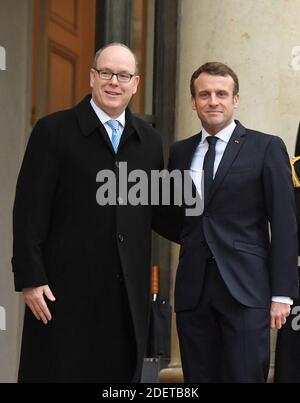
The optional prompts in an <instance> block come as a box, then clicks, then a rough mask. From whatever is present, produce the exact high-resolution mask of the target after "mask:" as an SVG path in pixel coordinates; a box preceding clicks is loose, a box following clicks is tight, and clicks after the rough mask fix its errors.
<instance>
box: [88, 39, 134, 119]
mask: <svg viewBox="0 0 300 403" xmlns="http://www.w3.org/2000/svg"><path fill="white" fill-rule="evenodd" d="M95 67H96V68H97V69H98V70H106V71H109V72H112V73H129V74H134V73H135V69H136V65H135V60H134V57H133V55H132V53H131V52H130V51H129V50H128V49H126V48H124V47H122V46H119V45H113V46H110V47H108V48H106V49H104V50H103V51H102V53H101V54H100V56H99V57H98V60H97V66H95ZM138 83H139V77H138V76H134V77H132V78H131V80H130V81H129V82H125V83H124V82H119V81H118V79H117V77H116V76H112V78H111V79H110V80H104V79H101V78H100V77H99V74H98V72H97V71H95V70H93V69H91V71H90V85H91V87H92V89H93V90H92V97H93V100H94V102H95V103H96V104H97V105H98V106H99V107H100V108H101V109H102V110H103V111H104V112H106V113H107V114H108V115H109V116H110V117H112V118H116V117H118V116H119V115H120V114H121V113H122V112H123V111H124V110H125V108H126V106H127V105H128V103H129V102H130V100H131V98H132V96H133V94H135V93H136V91H137V87H138Z"/></svg>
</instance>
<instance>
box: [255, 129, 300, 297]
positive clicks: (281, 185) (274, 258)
mask: <svg viewBox="0 0 300 403" xmlns="http://www.w3.org/2000/svg"><path fill="white" fill-rule="evenodd" d="M263 186H264V191H265V200H266V208H267V212H268V219H269V222H270V227H271V246H270V253H269V267H270V278H271V292H272V295H282V296H288V297H292V298H293V297H296V296H297V294H298V291H297V260H298V258H297V257H298V242H297V222H296V209H295V199H294V188H293V184H292V175H291V168H290V163H289V157H288V154H287V151H286V147H285V145H284V143H283V141H282V140H281V139H280V138H279V137H275V136H274V137H273V138H272V140H271V141H270V143H269V145H268V147H267V150H266V154H265V161H264V181H263Z"/></svg>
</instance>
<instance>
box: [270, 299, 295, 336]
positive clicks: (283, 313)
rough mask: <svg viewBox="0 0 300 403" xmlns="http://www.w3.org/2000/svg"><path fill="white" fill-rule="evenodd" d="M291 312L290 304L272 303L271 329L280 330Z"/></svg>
mask: <svg viewBox="0 0 300 403" xmlns="http://www.w3.org/2000/svg"><path fill="white" fill-rule="evenodd" d="M290 312H291V306H290V304H283V303H281V302H274V301H273V302H272V304H271V311H270V315H271V329H280V328H281V327H282V326H283V325H284V324H285V322H286V318H287V317H288V316H289V314H290Z"/></svg>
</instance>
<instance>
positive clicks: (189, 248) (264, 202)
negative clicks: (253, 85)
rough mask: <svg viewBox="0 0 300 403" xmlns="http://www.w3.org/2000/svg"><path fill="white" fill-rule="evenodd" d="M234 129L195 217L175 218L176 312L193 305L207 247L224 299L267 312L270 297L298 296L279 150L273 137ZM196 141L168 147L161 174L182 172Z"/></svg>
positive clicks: (289, 188) (293, 234)
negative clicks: (177, 252)
mask: <svg viewBox="0 0 300 403" xmlns="http://www.w3.org/2000/svg"><path fill="white" fill-rule="evenodd" d="M236 123H237V125H236V128H235V130H234V132H233V134H232V136H231V138H230V141H229V143H228V144H227V147H226V150H225V152H224V155H223V157H222V160H221V162H220V165H219V167H218V170H217V172H216V175H215V179H214V182H213V185H212V187H211V190H210V194H209V196H208V198H207V200H206V201H205V207H204V211H203V213H202V214H201V215H200V216H198V217H185V219H184V220H183V225H182V229H181V230H180V232H181V236H180V243H181V249H180V257H179V265H178V270H177V276H176V287H175V310H176V311H183V310H190V309H194V308H195V306H196V305H197V303H198V301H199V298H200V295H201V291H202V286H203V280H204V274H205V267H206V259H207V251H208V249H209V250H210V251H211V253H212V254H213V256H214V257H215V259H216V263H217V265H218V268H219V270H220V273H221V276H222V278H223V280H224V281H225V283H226V285H227V287H228V289H229V291H230V293H231V294H232V296H233V297H234V298H235V299H236V300H237V301H239V302H240V303H242V304H244V305H246V306H249V307H268V306H270V302H271V296H272V295H273V296H276V295H277V296H290V297H295V296H297V293H298V291H297V256H298V251H297V249H298V247H297V224H296V215H295V202H294V190H293V185H292V180H291V170H290V164H289V157H288V154H287V151H286V147H285V145H284V143H283V141H282V140H281V139H280V138H279V137H277V136H272V135H268V134H264V133H260V132H257V131H253V130H249V129H246V128H245V127H243V126H242V125H241V124H240V123H239V122H238V121H236ZM200 139H201V133H200V134H197V135H195V136H192V137H190V138H188V139H186V140H182V141H179V142H176V143H175V144H173V145H172V147H171V150H170V159H169V169H171V170H172V169H180V170H187V169H189V168H190V165H191V161H192V158H193V155H194V153H195V150H196V148H197V146H198V144H199V141H200ZM269 227H270V230H271V231H269ZM270 232H271V236H270Z"/></svg>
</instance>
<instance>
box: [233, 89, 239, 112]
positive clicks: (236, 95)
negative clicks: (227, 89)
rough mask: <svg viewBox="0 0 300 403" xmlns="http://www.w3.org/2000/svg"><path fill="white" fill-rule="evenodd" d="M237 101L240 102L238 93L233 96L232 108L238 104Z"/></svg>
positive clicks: (235, 107)
mask: <svg viewBox="0 0 300 403" xmlns="http://www.w3.org/2000/svg"><path fill="white" fill-rule="evenodd" d="M239 103H240V94H239V93H237V94H235V95H234V97H233V107H234V109H237V107H238V106H239Z"/></svg>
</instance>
